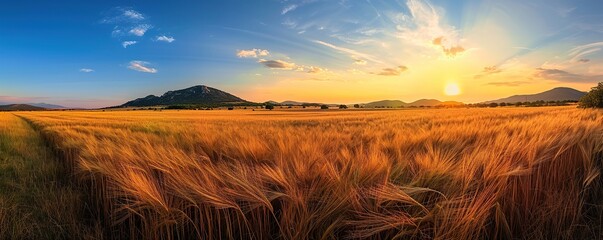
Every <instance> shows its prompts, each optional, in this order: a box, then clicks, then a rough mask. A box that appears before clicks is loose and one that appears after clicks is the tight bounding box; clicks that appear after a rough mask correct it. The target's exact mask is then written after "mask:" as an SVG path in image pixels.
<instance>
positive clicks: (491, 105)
mask: <svg viewBox="0 0 603 240" xmlns="http://www.w3.org/2000/svg"><path fill="white" fill-rule="evenodd" d="M488 107H493V108H494V107H498V103H495V102H493V103H490V104H489V105H488Z"/></svg>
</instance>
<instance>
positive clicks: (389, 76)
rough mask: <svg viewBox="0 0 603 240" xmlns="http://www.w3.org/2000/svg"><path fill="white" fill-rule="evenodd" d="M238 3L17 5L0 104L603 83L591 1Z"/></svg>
mask: <svg viewBox="0 0 603 240" xmlns="http://www.w3.org/2000/svg"><path fill="white" fill-rule="evenodd" d="M230 3H231V4H216V3H211V2H202V3H198V2H187V3H184V2H183V3H174V4H170V5H169V6H163V5H161V4H159V3H145V4H141V3H134V2H131V3H123V2H111V1H105V2H99V3H96V4H91V3H90V4H89V3H84V2H81V3H74V4H69V6H67V5H65V4H60V3H57V4H52V3H50V2H42V3H40V5H39V6H38V7H36V8H31V7H30V6H29V5H27V4H25V3H14V4H10V5H8V6H6V7H5V8H3V9H2V10H0V14H1V15H0V19H2V21H1V22H2V23H3V24H0V30H2V31H3V33H4V36H3V37H2V39H0V50H2V51H3V57H2V58H1V59H0V65H1V66H3V69H2V70H1V71H0V81H1V82H0V83H1V84H2V86H3V88H2V89H0V102H1V103H32V102H45V103H52V104H59V105H64V106H67V107H85V108H99V107H108V106H115V105H120V104H122V103H124V102H126V101H128V100H131V99H134V98H138V97H144V96H146V95H149V94H154V95H161V94H163V93H164V92H167V91H171V90H176V89H184V88H187V87H191V86H195V85H207V86H211V87H215V88H218V89H221V90H224V91H227V92H230V93H233V94H235V95H237V96H239V97H241V98H243V99H246V100H248V101H252V102H265V101H269V100H275V101H285V100H295V101H305V102H323V103H342V104H352V103H361V102H370V101H378V100H384V99H396V100H403V101H414V100H418V99H424V98H432V99H438V100H442V101H460V102H465V103H478V102H484V101H489V100H492V99H498V98H503V97H508V96H511V95H516V94H533V93H538V92H543V91H546V90H550V89H552V88H555V87H570V88H575V89H577V90H580V91H588V90H589V89H590V88H591V87H592V86H594V85H595V84H596V83H597V82H598V81H603V68H601V63H602V62H601V61H603V54H602V53H603V52H601V51H600V50H601V47H603V42H601V37H602V35H603V32H602V30H601V25H600V24H599V22H600V21H601V19H602V18H603V17H602V16H601V15H600V14H598V13H597V12H596V10H594V9H598V7H603V4H602V3H599V2H596V1H580V2H571V1H555V2H547V1H535V2H530V3H529V4H525V3H522V2H521V1H505V2H495V1H486V0H484V1H471V2H459V3H452V2H448V1H420V0H409V1H397V2H384V1H308V0H303V1H264V2H261V3H251V2H238V1H230ZM42 8H44V9H45V10H44V12H40V11H39V10H38V9H42ZM59 12H60V13H61V14H59ZM16 26H19V27H16ZM51 49H52V50H51ZM451 85H454V88H456V89H457V93H456V94H447V93H446V91H447V90H446V88H447V87H449V86H451Z"/></svg>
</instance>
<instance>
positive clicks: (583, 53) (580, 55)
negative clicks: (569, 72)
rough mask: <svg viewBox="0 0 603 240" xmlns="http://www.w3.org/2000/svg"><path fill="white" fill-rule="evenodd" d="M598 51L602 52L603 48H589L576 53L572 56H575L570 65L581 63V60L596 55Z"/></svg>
mask: <svg viewBox="0 0 603 240" xmlns="http://www.w3.org/2000/svg"><path fill="white" fill-rule="evenodd" d="M598 51H601V48H589V49H584V50H581V51H576V52H574V53H573V54H570V56H573V57H572V59H570V63H575V62H580V60H582V59H583V57H584V56H586V55H589V54H593V53H596V52H598Z"/></svg>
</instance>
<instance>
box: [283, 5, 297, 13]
mask: <svg viewBox="0 0 603 240" xmlns="http://www.w3.org/2000/svg"><path fill="white" fill-rule="evenodd" d="M297 7H298V5H297V4H291V5H289V6H287V7H285V8H283V11H281V14H282V15H285V14H287V13H288V12H291V11H294V10H295V9H296V8H297Z"/></svg>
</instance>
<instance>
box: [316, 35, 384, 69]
mask: <svg viewBox="0 0 603 240" xmlns="http://www.w3.org/2000/svg"><path fill="white" fill-rule="evenodd" d="M312 42H314V43H318V44H320V45H323V46H326V47H329V48H332V49H335V50H337V51H339V52H342V53H346V54H349V55H350V57H351V58H352V59H356V60H357V59H358V58H363V59H366V60H369V61H373V62H376V63H381V64H384V62H383V61H381V60H379V59H377V58H376V57H373V56H371V55H369V54H365V53H361V52H358V51H356V50H353V49H349V48H344V47H340V46H335V45H333V44H330V43H327V42H323V41H320V40H313V41H312Z"/></svg>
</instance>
